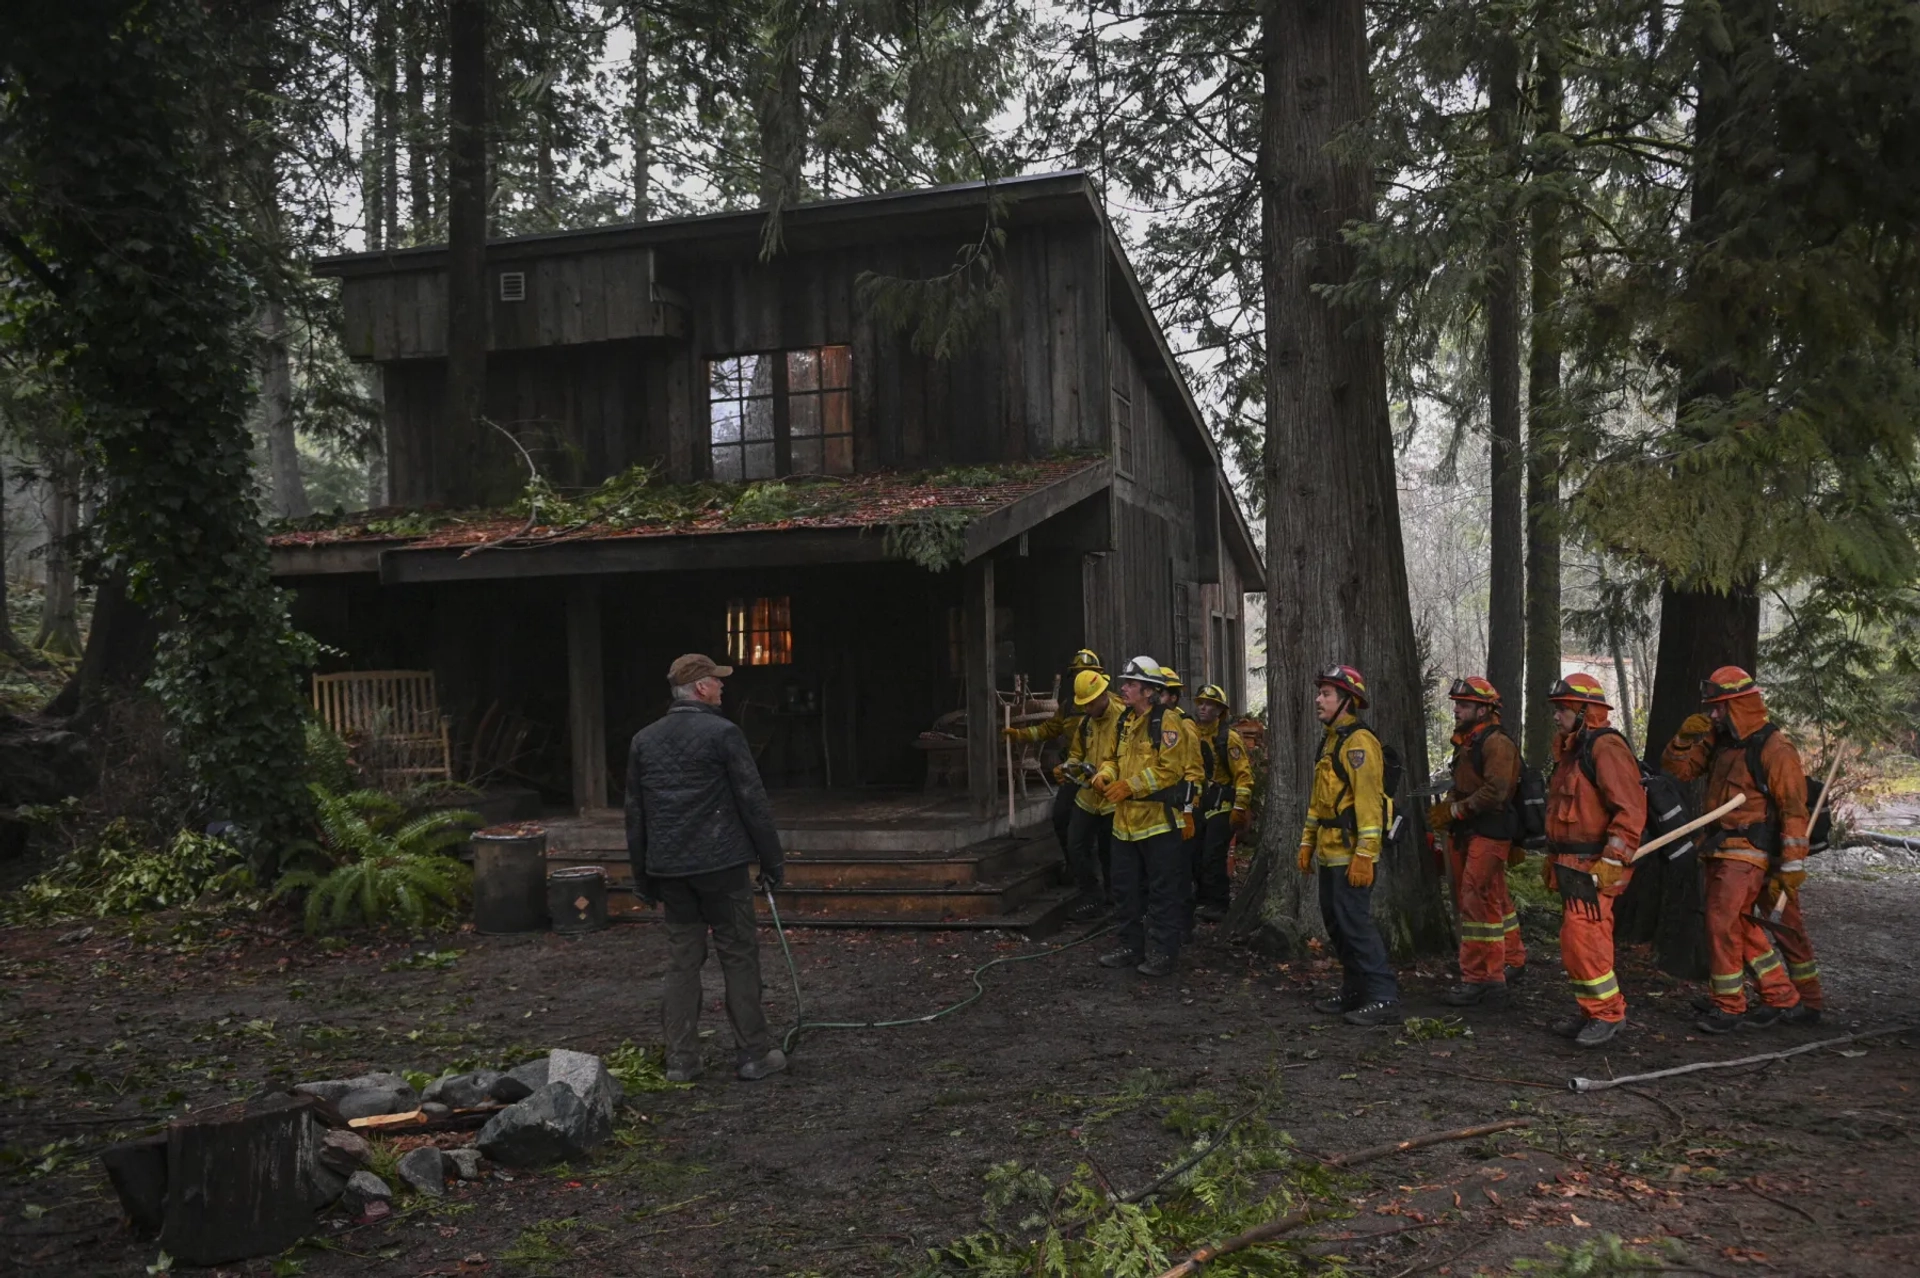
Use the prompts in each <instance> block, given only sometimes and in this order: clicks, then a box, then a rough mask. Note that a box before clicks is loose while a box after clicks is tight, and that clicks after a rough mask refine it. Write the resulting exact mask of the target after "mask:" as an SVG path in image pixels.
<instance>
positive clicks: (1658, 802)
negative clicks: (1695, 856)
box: [1577, 728, 1694, 861]
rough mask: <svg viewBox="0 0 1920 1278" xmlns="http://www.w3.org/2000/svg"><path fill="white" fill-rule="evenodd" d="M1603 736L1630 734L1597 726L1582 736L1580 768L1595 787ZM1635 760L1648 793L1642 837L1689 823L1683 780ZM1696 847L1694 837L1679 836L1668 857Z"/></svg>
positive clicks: (1646, 839) (1675, 858)
mask: <svg viewBox="0 0 1920 1278" xmlns="http://www.w3.org/2000/svg"><path fill="white" fill-rule="evenodd" d="M1603 736H1615V737H1619V738H1620V739H1621V740H1622V741H1625V740H1626V739H1627V738H1626V734H1625V733H1623V732H1621V731H1620V729H1618V728H1595V729H1593V730H1592V731H1591V732H1587V733H1585V734H1583V735H1582V736H1581V738H1580V751H1579V754H1578V756H1577V758H1578V760H1579V763H1580V771H1581V772H1583V773H1585V774H1586V777H1587V780H1588V782H1589V783H1591V784H1592V785H1594V786H1595V787H1598V786H1599V784H1600V776H1599V769H1598V767H1597V765H1596V764H1595V763H1594V761H1593V743H1594V742H1595V741H1597V740H1599V739H1600V738H1601V737H1603ZM1628 749H1629V750H1631V749H1632V747H1631V746H1629V747H1628ZM1635 762H1637V763H1639V765H1640V788H1641V790H1643V791H1645V792H1646V796H1647V823H1646V826H1645V828H1643V829H1642V830H1641V831H1640V841H1641V842H1642V843H1646V842H1649V841H1650V840H1653V839H1656V838H1658V837H1660V836H1661V835H1663V834H1665V833H1667V831H1669V830H1677V829H1679V828H1680V827H1681V826H1683V825H1685V824H1686V823H1687V821H1688V819H1689V818H1688V816H1687V796H1686V794H1685V792H1683V791H1682V790H1681V789H1680V783H1679V782H1678V781H1675V780H1674V779H1673V778H1672V777H1670V776H1668V775H1667V774H1666V773H1664V772H1661V771H1658V770H1656V769H1654V768H1649V767H1648V766H1647V765H1646V763H1645V762H1644V761H1641V760H1636V761H1635ZM1693 849H1694V840H1693V839H1692V838H1691V837H1688V838H1684V839H1678V840H1676V841H1675V842H1674V843H1673V844H1671V845H1670V846H1669V847H1668V848H1667V860H1669V861H1678V860H1679V859H1680V858H1681V857H1683V856H1685V855H1686V854H1687V853H1689V852H1691V851H1693Z"/></svg>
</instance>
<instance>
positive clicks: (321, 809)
mask: <svg viewBox="0 0 1920 1278" xmlns="http://www.w3.org/2000/svg"><path fill="white" fill-rule="evenodd" d="M310 788H311V790H312V792H313V800H314V812H313V816H314V825H315V827H316V830H317V833H318V836H319V837H318V838H317V839H314V840H308V841H307V842H306V843H305V845H304V846H305V847H306V848H307V849H308V850H309V851H312V852H316V853H318V854H319V855H320V856H321V857H322V858H323V859H324V860H325V861H326V862H329V863H331V868H328V869H325V870H324V871H320V870H309V869H302V870H294V871H291V872H289V873H287V874H284V875H282V876H281V878H280V881H279V882H278V883H276V884H275V885H274V893H275V895H286V894H288V893H293V892H298V891H303V890H304V891H305V892H306V894H307V902H306V927H307V931H309V932H319V931H331V930H334V929H338V928H341V927H344V926H346V925H347V924H349V923H350V922H355V921H358V922H360V923H365V924H368V925H373V924H379V923H386V922H398V923H404V924H405V925H406V926H408V927H419V926H421V925H422V924H424V923H425V922H426V921H427V919H428V917H429V916H430V915H433V914H437V913H440V912H443V911H449V910H453V909H456V908H457V907H458V906H459V905H460V903H461V901H462V900H463V899H464V898H465V897H466V894H467V891H468V888H469V886H470V883H471V880H472V873H471V872H470V871H469V870H468V869H467V867H466V866H464V865H462V864H461V863H460V862H459V861H458V860H456V859H455V858H454V857H452V856H450V855H448V851H449V849H451V848H454V847H456V846H458V845H459V844H461V843H464V842H465V841H466V839H467V835H468V834H469V833H470V832H471V831H472V829H473V828H474V827H475V826H478V825H479V824H480V823H481V821H480V817H479V816H478V815H477V814H475V813H472V812H461V811H435V812H427V813H422V814H419V815H415V816H409V815H408V813H407V811H406V809H405V808H403V807H402V806H401V805H400V804H399V803H397V802H395V801H394V800H393V798H392V797H391V796H389V795H386V794H382V793H381V792H380V791H378V790H353V791H349V792H347V793H345V794H336V793H334V792H333V791H331V790H328V789H327V788H326V787H324V786H320V785H315V786H312V787H310Z"/></svg>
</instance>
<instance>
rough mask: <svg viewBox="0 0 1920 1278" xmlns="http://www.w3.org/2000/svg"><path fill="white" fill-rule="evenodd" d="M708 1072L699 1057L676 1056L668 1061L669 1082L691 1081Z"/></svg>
mask: <svg viewBox="0 0 1920 1278" xmlns="http://www.w3.org/2000/svg"><path fill="white" fill-rule="evenodd" d="M705 1072H706V1068H705V1067H704V1066H703V1065H701V1064H700V1060H699V1058H698V1057H691V1058H689V1057H681V1056H676V1057H673V1058H671V1059H669V1060H668V1061H667V1081H668V1082H669V1083H691V1082H692V1081H693V1080H694V1079H696V1078H698V1077H700V1075H702V1074H704V1073H705Z"/></svg>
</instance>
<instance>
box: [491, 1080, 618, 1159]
mask: <svg viewBox="0 0 1920 1278" xmlns="http://www.w3.org/2000/svg"><path fill="white" fill-rule="evenodd" d="M599 1127H600V1123H599V1120H598V1117H597V1116H596V1115H595V1113H594V1111H592V1110H590V1109H588V1108H587V1104H586V1102H585V1101H583V1100H581V1099H580V1097H579V1096H577V1095H576V1094H575V1093H574V1090H573V1089H572V1088H571V1087H569V1086H567V1085H566V1084H565V1083H549V1084H548V1085H547V1086H545V1087H542V1088H541V1089H540V1090H538V1091H536V1092H535V1093H534V1094H533V1095H531V1096H529V1097H527V1098H526V1099H525V1100H523V1101H519V1102H516V1103H515V1104H512V1105H509V1106H507V1107H506V1108H505V1109H503V1110H501V1111H500V1112H499V1113H497V1114H495V1115H494V1116H493V1117H492V1118H490V1119H488V1120H487V1125H486V1126H485V1127H482V1128H481V1129H480V1135H479V1136H478V1137H476V1138H475V1140H474V1142H473V1143H474V1147H475V1148H476V1149H478V1150H479V1151H480V1152H481V1153H482V1154H485V1155H486V1156H487V1157H488V1158H489V1159H491V1160H492V1161H494V1162H496V1163H499V1164H501V1165H502V1166H505V1167H539V1166H543V1165H544V1164H547V1163H558V1162H571V1161H573V1160H575V1159H578V1158H583V1157H585V1156H586V1153H587V1151H588V1150H589V1149H591V1148H592V1147H593V1145H594V1144H595V1143H596V1140H595V1137H594V1133H595V1131H596V1130H597V1129H598V1128H599Z"/></svg>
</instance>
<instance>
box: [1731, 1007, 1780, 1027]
mask: <svg viewBox="0 0 1920 1278" xmlns="http://www.w3.org/2000/svg"><path fill="white" fill-rule="evenodd" d="M1780 1016H1781V1009H1780V1008H1777V1007H1769V1006H1768V1005H1767V1004H1765V1003H1761V1004H1759V1005H1757V1006H1754V1007H1749V1008H1748V1009H1747V1014H1746V1015H1745V1016H1743V1017H1741V1018H1740V1024H1741V1027H1742V1028H1743V1029H1766V1028H1768V1027H1769V1026H1773V1025H1778V1024H1779V1023H1780Z"/></svg>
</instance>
